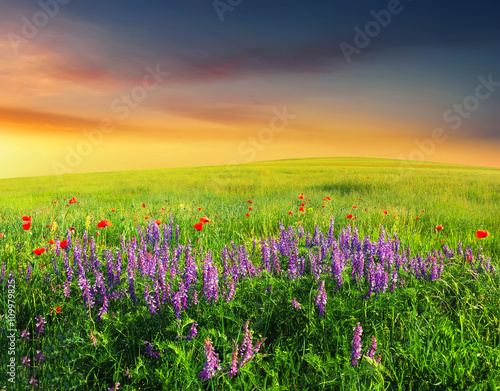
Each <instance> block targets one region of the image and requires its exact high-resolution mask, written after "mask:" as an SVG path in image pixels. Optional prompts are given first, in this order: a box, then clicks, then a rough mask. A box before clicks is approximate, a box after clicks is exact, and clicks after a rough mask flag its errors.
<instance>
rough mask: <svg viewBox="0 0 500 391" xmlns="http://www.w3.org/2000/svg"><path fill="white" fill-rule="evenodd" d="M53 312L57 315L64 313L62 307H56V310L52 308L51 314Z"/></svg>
mask: <svg viewBox="0 0 500 391" xmlns="http://www.w3.org/2000/svg"><path fill="white" fill-rule="evenodd" d="M52 311H55V313H56V314H58V313H60V312H61V311H62V307H61V306H59V307H56V308H51V309H50V312H52Z"/></svg>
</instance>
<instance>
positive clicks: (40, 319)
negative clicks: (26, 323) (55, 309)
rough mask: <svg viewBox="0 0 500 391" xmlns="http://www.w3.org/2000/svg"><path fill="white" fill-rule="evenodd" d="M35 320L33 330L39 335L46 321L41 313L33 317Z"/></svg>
mask: <svg viewBox="0 0 500 391" xmlns="http://www.w3.org/2000/svg"><path fill="white" fill-rule="evenodd" d="M35 320H36V324H35V326H36V329H35V332H36V333H37V334H38V335H40V334H43V325H44V324H46V323H47V321H46V320H45V317H43V316H42V315H40V316H37V317H35Z"/></svg>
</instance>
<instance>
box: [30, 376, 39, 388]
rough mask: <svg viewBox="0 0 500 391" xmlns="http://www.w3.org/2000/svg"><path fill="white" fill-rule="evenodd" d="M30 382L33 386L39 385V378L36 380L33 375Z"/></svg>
mask: <svg viewBox="0 0 500 391" xmlns="http://www.w3.org/2000/svg"><path fill="white" fill-rule="evenodd" d="M30 384H31V388H33V387H38V380H36V379H35V378H34V377H32V378H30Z"/></svg>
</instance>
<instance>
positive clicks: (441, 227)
mask: <svg viewBox="0 0 500 391" xmlns="http://www.w3.org/2000/svg"><path fill="white" fill-rule="evenodd" d="M443 228H444V227H443V226H442V225H438V226H437V227H436V228H435V229H437V230H438V231H439V230H440V229H443Z"/></svg>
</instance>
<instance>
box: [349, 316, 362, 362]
mask: <svg viewBox="0 0 500 391" xmlns="http://www.w3.org/2000/svg"><path fill="white" fill-rule="evenodd" d="M352 329H353V331H354V334H353V337H352V345H351V367H353V368H354V367H356V365H358V360H359V359H360V358H361V334H363V328H362V327H361V325H360V324H359V322H358V324H357V325H356V326H354V327H353V328H352Z"/></svg>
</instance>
